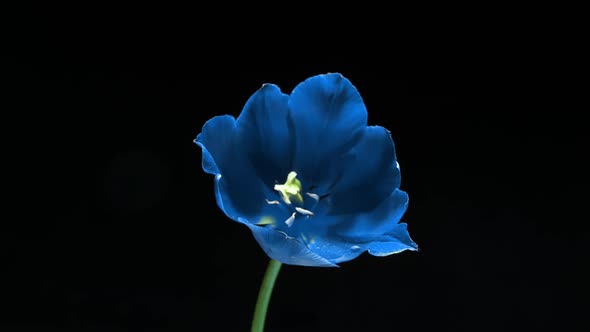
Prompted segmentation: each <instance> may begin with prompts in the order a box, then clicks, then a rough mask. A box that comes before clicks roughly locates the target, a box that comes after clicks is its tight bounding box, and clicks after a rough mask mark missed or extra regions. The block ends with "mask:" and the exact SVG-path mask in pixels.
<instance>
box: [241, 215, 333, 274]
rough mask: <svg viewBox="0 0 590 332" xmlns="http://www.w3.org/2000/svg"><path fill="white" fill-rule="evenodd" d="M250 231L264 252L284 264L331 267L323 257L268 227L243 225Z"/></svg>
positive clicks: (296, 240) (301, 243) (331, 264)
mask: <svg viewBox="0 0 590 332" xmlns="http://www.w3.org/2000/svg"><path fill="white" fill-rule="evenodd" d="M245 224H246V225H247V226H248V227H249V228H250V229H251V230H252V234H254V237H255V238H256V241H258V243H259V244H260V246H261V247H262V249H263V250H264V252H266V254H267V255H268V256H269V257H270V258H272V259H276V260H278V261H279V262H282V263H284V264H291V265H303V266H319V267H333V266H336V265H335V264H333V263H331V262H330V261H329V260H327V259H325V258H324V257H321V256H319V255H318V254H316V253H314V252H313V251H311V250H309V248H308V247H307V246H306V245H305V244H304V243H303V242H301V240H299V239H296V238H293V237H290V236H288V235H287V234H285V233H283V232H280V231H276V230H274V229H272V228H270V227H261V226H256V225H252V224H250V223H245Z"/></svg>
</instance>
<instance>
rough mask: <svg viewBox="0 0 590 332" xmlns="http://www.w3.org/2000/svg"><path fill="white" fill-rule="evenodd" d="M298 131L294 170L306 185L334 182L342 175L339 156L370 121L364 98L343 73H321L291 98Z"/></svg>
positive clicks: (292, 121)
mask: <svg viewBox="0 0 590 332" xmlns="http://www.w3.org/2000/svg"><path fill="white" fill-rule="evenodd" d="M289 119H290V125H291V126H292V129H293V131H294V135H295V139H296V143H295V151H294V152H295V157H294V161H295V163H294V170H295V171H296V172H297V173H298V174H299V178H300V179H301V181H302V183H306V184H307V185H306V184H304V186H306V187H307V186H312V185H313V186H315V187H320V188H321V189H320V191H321V190H326V188H325V187H327V186H330V185H331V182H333V181H334V179H335V177H337V176H338V174H337V173H338V171H337V168H338V165H339V161H338V159H337V157H338V156H341V155H343V154H344V153H345V152H346V151H348V150H349V149H350V148H351V147H352V146H353V145H354V143H355V142H356V141H357V140H358V137H359V135H360V134H362V132H363V130H364V128H365V126H366V124H367V110H366V108H365V105H364V103H363V100H362V98H361V96H360V94H359V93H358V91H357V90H356V88H355V87H354V86H353V85H352V84H351V83H350V81H349V80H347V79H346V78H344V77H343V76H342V75H340V74H326V75H318V76H314V77H311V78H308V79H307V80H305V81H304V82H302V83H300V84H299V85H297V87H295V89H294V90H293V93H292V94H291V97H290V98H289Z"/></svg>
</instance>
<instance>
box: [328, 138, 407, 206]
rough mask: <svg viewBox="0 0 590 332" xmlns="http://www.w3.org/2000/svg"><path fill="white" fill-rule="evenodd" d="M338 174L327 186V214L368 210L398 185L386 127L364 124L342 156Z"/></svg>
mask: <svg viewBox="0 0 590 332" xmlns="http://www.w3.org/2000/svg"><path fill="white" fill-rule="evenodd" d="M342 167H343V168H342V175H341V176H340V177H339V179H338V181H337V182H336V183H335V184H334V186H333V187H332V188H331V189H330V192H331V196H330V201H331V204H332V207H331V209H330V210H329V211H328V213H329V214H349V213H358V212H363V211H370V210H372V209H373V208H375V207H376V206H377V204H379V203H380V202H381V201H382V200H383V199H385V198H386V197H387V196H389V195H390V194H391V192H392V191H394V190H395V189H396V188H399V186H400V181H401V176H400V171H399V168H398V167H397V161H396V157H395V147H394V144H393V140H392V139H391V135H390V134H389V131H387V129H385V128H383V127H380V126H372V127H367V128H366V129H365V130H364V132H363V135H362V137H361V138H360V140H359V141H358V143H357V144H356V145H355V146H354V147H353V148H352V149H351V150H350V151H349V152H348V153H347V154H346V155H345V156H344V162H343V166H342Z"/></svg>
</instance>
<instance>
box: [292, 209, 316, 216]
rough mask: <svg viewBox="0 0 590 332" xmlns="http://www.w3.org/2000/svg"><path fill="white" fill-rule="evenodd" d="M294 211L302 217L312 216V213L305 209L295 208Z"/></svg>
mask: <svg viewBox="0 0 590 332" xmlns="http://www.w3.org/2000/svg"><path fill="white" fill-rule="evenodd" d="M295 211H297V212H299V213H301V214H302V215H304V216H308V217H311V216H313V212H311V211H309V210H306V209H302V208H300V207H295Z"/></svg>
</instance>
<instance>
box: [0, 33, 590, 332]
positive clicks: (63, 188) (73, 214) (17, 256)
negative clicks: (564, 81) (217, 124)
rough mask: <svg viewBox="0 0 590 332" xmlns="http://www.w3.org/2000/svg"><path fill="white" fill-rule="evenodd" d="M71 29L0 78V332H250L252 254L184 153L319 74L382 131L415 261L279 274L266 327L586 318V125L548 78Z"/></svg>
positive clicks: (256, 258)
mask: <svg viewBox="0 0 590 332" xmlns="http://www.w3.org/2000/svg"><path fill="white" fill-rule="evenodd" d="M75 30H76V29H75V27H69V28H68V29H64V30H49V31H44V30H43V29H40V30H38V31H36V32H35V34H34V38H31V39H27V40H26V41H25V42H23V41H22V40H21V44H20V47H17V51H19V54H18V55H17V56H14V57H9V58H7V59H6V61H5V62H4V63H5V64H6V65H7V68H9V69H10V72H11V73H13V74H16V75H14V76H13V77H11V78H10V80H11V81H10V85H11V89H9V90H6V91H7V96H8V97H16V98H15V100H13V101H16V102H15V103H11V105H12V106H11V107H10V109H11V110H14V112H12V113H11V114H13V115H17V117H18V120H16V121H12V122H11V121H6V122H5V124H8V125H9V126H11V125H12V124H17V125H18V130H17V132H16V133H15V134H13V135H12V136H11V139H9V140H7V141H6V142H5V143H7V145H8V146H9V148H8V150H9V152H11V153H14V156H15V157H14V158H9V159H7V162H6V163H7V164H8V166H11V167H12V168H11V169H12V170H13V171H10V172H7V173H6V177H7V182H10V181H15V182H16V183H17V186H15V187H14V188H12V187H11V189H10V192H9V193H10V196H11V198H16V199H17V201H18V202H20V203H21V204H17V205H16V207H17V209H18V213H17V214H15V215H14V217H12V218H9V219H10V220H6V221H5V225H4V226H5V228H4V229H5V230H4V231H3V234H2V238H3V244H4V245H6V248H5V250H4V255H6V257H7V258H8V259H7V260H6V264H5V269H4V271H3V275H4V276H5V277H6V278H7V279H6V281H5V282H3V287H4V288H5V290H4V291H3V292H2V295H1V296H2V299H3V301H5V303H6V304H7V308H5V309H3V310H2V313H1V314H0V315H1V316H0V317H2V319H1V321H0V324H1V325H2V326H3V327H6V328H5V330H7V331H12V330H14V331H21V330H22V331H24V330H27V331H28V330H31V329H33V330H38V331H49V330H54V329H55V330H64V331H246V330H248V328H249V323H250V319H251V315H252V312H253V308H254V302H255V300H256V295H257V292H258V287H259V284H260V282H261V279H262V276H263V273H264V270H265V268H266V264H267V257H266V256H265V254H264V253H263V252H262V250H261V249H260V248H259V246H258V245H257V243H256V242H255V240H254V239H253V237H252V236H251V234H250V232H249V231H248V229H247V228H245V227H243V226H241V225H239V224H237V223H234V222H232V221H230V220H229V219H228V218H226V217H225V216H224V215H223V213H222V212H221V211H220V210H219V209H218V207H217V206H216V204H215V201H214V196H213V177H212V176H211V175H208V174H205V173H204V172H203V171H202V169H201V165H200V162H201V152H200V149H199V148H198V147H197V146H196V145H195V144H193V143H192V140H193V139H194V138H195V137H196V135H197V134H198V133H199V132H200V129H201V127H202V125H203V124H204V122H205V121H206V120H208V119H209V118H211V117H213V116H215V115H221V114H231V115H234V116H238V115H239V112H240V111H241V108H242V106H243V105H244V103H245V102H246V100H247V99H248V98H249V96H250V95H251V94H252V93H253V92H255V91H256V90H257V89H258V88H259V87H260V86H261V85H262V84H263V83H266V82H269V83H275V84H277V85H279V86H280V87H281V88H282V90H283V91H284V92H286V93H289V92H290V91H291V90H292V89H293V88H294V87H295V85H296V84H297V83H299V82H301V81H303V80H304V79H306V78H307V77H309V76H312V75H316V74H320V73H325V72H340V73H342V74H343V75H344V76H345V77H347V78H348V79H350V80H351V81H352V83H353V84H354V85H355V86H356V87H357V88H358V90H359V91H360V93H361V95H362V96H363V98H364V100H365V103H366V105H367V108H368V111H369V124H371V125H376V124H378V125H382V126H384V127H386V128H388V129H389V130H390V131H391V133H392V136H393V139H394V141H395V143H396V148H397V156H398V160H399V163H400V165H401V169H402V189H404V190H405V191H407V192H408V194H409V196H410V205H409V209H408V211H407V213H406V214H405V216H404V218H403V221H404V222H406V223H408V225H409V231H410V234H411V236H412V238H413V239H414V240H415V241H416V242H417V243H418V244H419V245H420V249H421V251H420V252H417V253H416V252H404V253H401V254H398V255H393V256H389V257H385V258H377V257H372V256H369V255H367V254H363V255H362V256H361V257H359V258H358V259H355V260H353V261H351V262H347V263H343V264H342V266H341V267H340V268H338V269H324V268H309V267H297V266H284V267H283V269H282V271H281V274H280V276H279V279H278V281H277V284H276V288H275V292H274V294H273V297H272V301H271V306H270V311H269V316H268V319H267V330H268V331H300V330H305V331H327V330H328V331H329V330H340V331H404V330H411V331H525V330H527V331H528V330H530V331H540V330H547V331H554V330H573V329H576V328H579V326H578V324H579V323H580V322H581V321H583V320H584V317H583V316H582V315H585V314H587V309H588V305H587V303H588V297H587V296H586V293H585V291H586V290H587V288H586V286H585V282H586V278H587V275H586V272H585V268H586V265H587V258H588V256H587V255H586V254H585V253H584V251H585V248H586V246H587V243H586V242H583V240H585V239H586V235H587V231H588V227H587V220H584V219H587V214H581V215H580V214H578V213H577V212H574V209H575V208H576V207H580V206H582V207H583V206H584V205H586V204H587V202H586V199H585V198H583V197H584V193H585V190H586V189H585V185H584V184H583V182H582V181H581V177H579V176H578V174H583V173H584V172H586V171H587V168H585V166H584V165H583V164H584V162H585V158H586V156H585V154H586V153H587V145H585V141H586V140H587V132H586V131H585V130H586V126H585V124H584V123H585V122H583V121H581V120H580V119H581V118H577V117H576V118H574V117H573V116H572V115H570V114H571V113H568V112H566V110H569V109H570V106H567V105H566V104H565V102H564V101H563V100H561V99H560V97H559V96H558V95H557V91H558V90H559V86H560V84H561V83H560V82H561V81H559V80H556V79H555V78H554V77H552V76H549V75H546V74H548V72H547V71H542V70H541V71H536V70H533V67H534V66H531V67H526V66H525V65H524V64H525V63H526V61H523V60H524V58H523V57H517V58H509V57H508V58H504V59H503V60H499V59H498V58H497V57H495V56H494V54H492V55H489V57H487V56H486V57H481V58H476V59H473V58H472V59H470V60H468V59H467V57H466V56H465V54H463V56H460V55H457V57H455V56H454V55H451V54H449V53H448V51H449V49H452V47H449V48H444V46H445V45H446V44H440V45H439V44H437V45H436V47H434V46H433V47H432V48H431V49H430V50H427V52H424V53H423V54H422V55H421V56H419V57H414V58H413V59H412V60H408V59H406V58H404V59H402V56H399V54H400V53H403V52H402V50H399V51H398V50H395V49H394V50H393V51H391V48H384V49H380V50H377V49H370V50H367V51H366V52H364V53H363V52H360V53H361V55H360V56H356V55H353V54H352V53H349V51H348V49H347V48H346V49H345V48H342V47H339V46H337V45H338V44H337V43H336V42H334V44H330V43H328V45H325V46H326V49H328V50H330V51H331V53H324V52H323V51H320V50H318V49H316V48H315V46H311V45H307V46H306V47H304V46H301V45H300V46H301V47H304V48H305V49H306V50H307V51H305V52H302V55H299V54H297V55H295V54H293V53H292V52H290V51H289V50H290V48H289V47H285V48H280V49H279V48H274V46H272V47H271V46H270V45H269V44H268V43H267V42H266V39H263V38H259V41H260V39H262V42H261V43H260V44H255V45H254V44H251V43H250V42H249V41H248V40H246V42H244V43H243V44H239V43H238V44H234V42H233V41H227V40H225V39H223V38H220V39H217V42H215V38H213V39H214V41H213V42H210V41H209V40H208V41H207V42H205V41H204V38H206V36H207V34H206V33H203V32H201V33H195V34H193V33H191V32H190V31H188V32H187V31H185V32H182V31H180V30H172V29H171V30H170V31H168V30H161V29H154V30H153V31H152V30H149V31H143V30H142V29H137V30H135V29H130V30H128V31H127V30H126V31H117V32H115V33H113V32H110V33H108V34H103V31H102V30H101V29H96V30H95V31H92V32H90V33H86V32H84V33H79V34H77V33H76V32H75ZM64 31H68V34H67V35H66V36H63V35H62V33H63V32H64ZM261 35H262V36H265V33H264V31H262V32H261V33H260V35H258V36H259V37H260V36H261ZM447 46H448V45H447ZM223 47H226V48H225V49H224V48H223ZM388 47H391V46H388ZM387 50H389V51H387ZM434 51H437V52H434ZM351 52H353V51H351ZM434 53H436V54H434ZM333 54H334V55H333ZM343 55H348V56H343ZM398 56H399V57H398ZM410 58H412V57H410ZM521 65H522V66H521ZM6 100H8V99H6ZM7 104H8V103H7ZM579 109H580V110H581V109H582V108H579ZM17 174H24V175H17ZM7 191H8V189H7Z"/></svg>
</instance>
